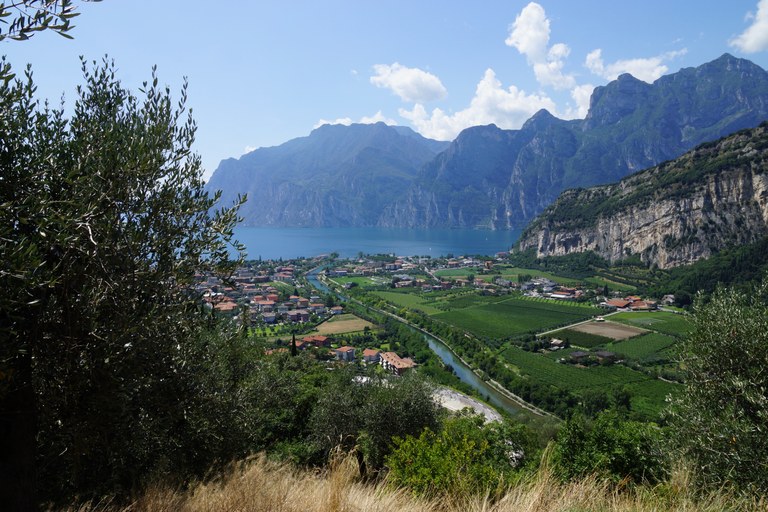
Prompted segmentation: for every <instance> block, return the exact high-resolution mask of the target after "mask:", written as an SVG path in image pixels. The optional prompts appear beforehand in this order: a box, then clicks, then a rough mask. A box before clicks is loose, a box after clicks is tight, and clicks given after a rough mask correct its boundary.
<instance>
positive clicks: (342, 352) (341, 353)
mask: <svg viewBox="0 0 768 512" xmlns="http://www.w3.org/2000/svg"><path fill="white" fill-rule="evenodd" d="M334 353H335V354H336V359H338V360H339V361H347V362H352V361H354V360H355V347H350V346H343V347H339V348H337V349H336V350H334Z"/></svg>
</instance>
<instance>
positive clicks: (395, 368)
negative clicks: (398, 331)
mask: <svg viewBox="0 0 768 512" xmlns="http://www.w3.org/2000/svg"><path fill="white" fill-rule="evenodd" d="M379 357H380V360H379V364H380V365H381V366H382V368H384V369H385V370H387V371H390V372H392V373H394V374H395V375H402V374H404V373H405V372H406V371H408V370H410V369H411V368H414V367H415V366H416V363H415V362H414V361H413V359H411V358H409V357H404V358H401V357H400V356H398V355H397V354H396V353H395V352H382V353H381V354H379Z"/></svg>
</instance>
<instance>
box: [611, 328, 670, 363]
mask: <svg viewBox="0 0 768 512" xmlns="http://www.w3.org/2000/svg"><path fill="white" fill-rule="evenodd" d="M676 342H677V340H676V339H675V338H674V337H672V336H669V335H666V334H661V333H657V332H649V333H648V334H643V335H641V336H636V337H634V338H629V339H628V340H624V341H620V342H618V343H613V344H611V345H607V349H608V350H611V351H614V352H617V353H619V354H623V355H624V356H626V357H627V358H629V359H634V360H636V361H643V360H644V359H648V358H652V357H654V356H662V355H663V354H664V353H665V352H666V350H667V349H668V348H669V347H671V346H672V345H674V344H675V343H676Z"/></svg>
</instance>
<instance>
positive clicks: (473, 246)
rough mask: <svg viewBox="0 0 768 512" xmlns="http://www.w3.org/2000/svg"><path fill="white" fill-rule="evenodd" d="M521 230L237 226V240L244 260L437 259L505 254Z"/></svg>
mask: <svg viewBox="0 0 768 512" xmlns="http://www.w3.org/2000/svg"><path fill="white" fill-rule="evenodd" d="M520 233H521V230H519V229H518V230H511V231H491V230H478V229H393V228H252V227H238V228H236V229H235V238H236V239H238V240H239V241H240V242H242V243H243V244H244V245H245V247H246V252H247V256H246V258H247V259H252V260H256V259H259V258H261V259H280V258H283V259H292V258H299V257H307V258H311V257H314V256H319V255H321V254H330V253H332V252H337V253H338V254H339V256H341V257H342V258H354V257H356V256H357V255H358V253H360V252H362V253H364V254H394V255H396V256H431V257H435V258H436V257H439V256H446V255H449V254H452V255H454V256H460V255H493V254H496V253H497V252H500V251H508V250H509V249H510V248H511V247H512V246H513V245H514V244H515V242H516V241H517V239H518V237H519V236H520Z"/></svg>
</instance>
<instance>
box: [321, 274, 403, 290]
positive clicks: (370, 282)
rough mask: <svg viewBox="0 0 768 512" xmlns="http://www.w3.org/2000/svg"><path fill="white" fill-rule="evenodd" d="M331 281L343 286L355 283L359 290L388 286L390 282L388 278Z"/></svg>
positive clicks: (338, 279) (350, 278) (347, 278)
mask: <svg viewBox="0 0 768 512" xmlns="http://www.w3.org/2000/svg"><path fill="white" fill-rule="evenodd" d="M331 281H333V282H335V283H337V284H340V285H344V284H346V283H355V284H356V285H358V286H360V287H361V288H373V287H379V286H389V284H390V283H391V282H392V280H391V279H390V278H386V277H378V276H376V277H334V278H333V279H331Z"/></svg>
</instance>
